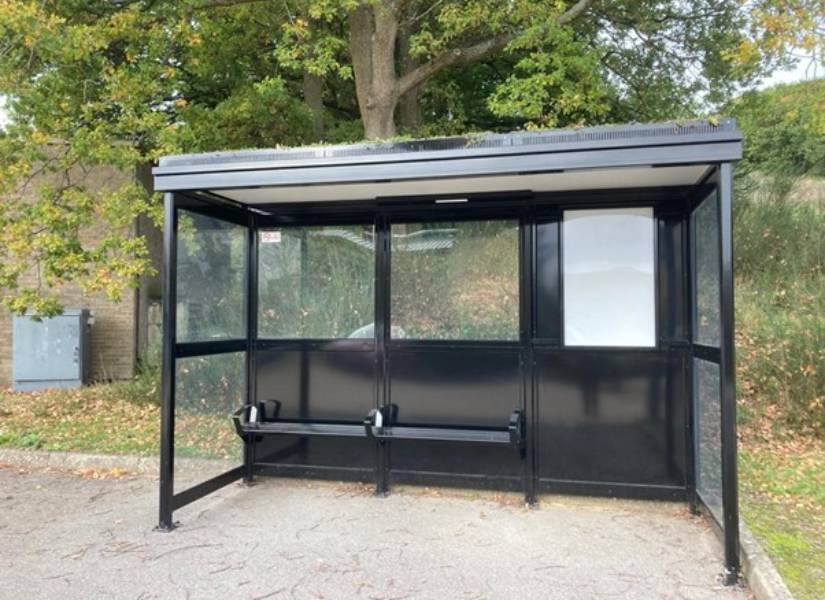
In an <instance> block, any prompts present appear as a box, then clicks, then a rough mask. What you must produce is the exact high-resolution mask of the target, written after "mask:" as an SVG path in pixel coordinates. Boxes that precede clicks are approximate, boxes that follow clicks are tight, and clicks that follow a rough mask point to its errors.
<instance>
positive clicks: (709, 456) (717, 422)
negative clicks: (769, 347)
mask: <svg viewBox="0 0 825 600" xmlns="http://www.w3.org/2000/svg"><path fill="white" fill-rule="evenodd" d="M693 390H694V391H693V393H694V398H695V412H696V433H695V437H696V440H695V445H696V451H695V452H696V490H697V491H698V492H699V495H700V496H701V497H702V500H703V501H704V503H705V504H706V505H707V507H708V508H709V509H710V510H711V512H712V513H713V514H714V516H715V517H716V519H717V520H718V521H719V523H723V522H724V521H723V520H722V405H721V387H720V381H719V365H717V364H715V363H712V362H708V361H705V360H701V359H694V360H693Z"/></svg>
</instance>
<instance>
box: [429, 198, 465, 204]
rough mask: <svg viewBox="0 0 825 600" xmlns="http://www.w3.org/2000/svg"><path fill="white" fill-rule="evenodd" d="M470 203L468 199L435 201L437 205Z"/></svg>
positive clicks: (441, 199) (440, 199)
mask: <svg viewBox="0 0 825 600" xmlns="http://www.w3.org/2000/svg"><path fill="white" fill-rule="evenodd" d="M465 202H469V200H467V198H439V199H438V200H436V201H435V203H436V204H463V203H465Z"/></svg>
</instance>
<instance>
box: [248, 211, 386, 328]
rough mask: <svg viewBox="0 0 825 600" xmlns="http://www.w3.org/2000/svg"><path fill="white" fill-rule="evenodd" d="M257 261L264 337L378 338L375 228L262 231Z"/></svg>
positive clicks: (297, 228) (350, 227)
mask: <svg viewBox="0 0 825 600" xmlns="http://www.w3.org/2000/svg"><path fill="white" fill-rule="evenodd" d="M258 257H259V258H258V293H259V296H258V303H259V314H258V335H259V337H262V338H323V339H332V338H365V339H374V337H375V333H374V328H375V325H374V323H373V319H374V314H375V228H374V227H373V226H372V225H335V226H326V227H289V228H282V229H270V230H263V231H260V232H259V234H258Z"/></svg>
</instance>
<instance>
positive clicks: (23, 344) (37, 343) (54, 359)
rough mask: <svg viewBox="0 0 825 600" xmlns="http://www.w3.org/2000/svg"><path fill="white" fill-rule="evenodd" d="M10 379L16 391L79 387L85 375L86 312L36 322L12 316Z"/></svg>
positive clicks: (86, 357)
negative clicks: (12, 338)
mask: <svg viewBox="0 0 825 600" xmlns="http://www.w3.org/2000/svg"><path fill="white" fill-rule="evenodd" d="M13 337H14V340H13V346H12V353H13V354H12V363H13V364H12V380H13V387H14V390H15V391H17V392H34V391H37V390H44V389H48V388H79V387H80V386H82V385H83V384H84V383H85V382H86V380H87V375H88V367H89V360H88V356H89V311H88V310H85V309H83V310H66V311H64V312H63V314H62V315H59V316H57V317H52V318H50V319H43V320H42V321H35V320H33V319H32V318H31V317H29V316H23V317H15V318H14V329H13Z"/></svg>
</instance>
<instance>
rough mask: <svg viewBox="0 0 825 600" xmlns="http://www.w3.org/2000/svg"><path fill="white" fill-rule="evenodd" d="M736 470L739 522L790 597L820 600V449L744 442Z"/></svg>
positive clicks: (823, 533)
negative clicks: (754, 539) (779, 576)
mask: <svg viewBox="0 0 825 600" xmlns="http://www.w3.org/2000/svg"><path fill="white" fill-rule="evenodd" d="M746 433H747V434H748V435H751V436H752V435H753V433H752V432H746ZM739 470H740V474H739V480H740V496H741V498H740V510H741V514H742V518H743V519H744V521H745V522H746V523H747V524H748V526H749V527H750V528H751V530H752V531H753V534H754V535H755V536H756V537H757V539H758V540H759V541H760V543H761V544H762V546H763V548H764V549H765V551H766V552H767V553H768V554H769V555H770V557H771V559H772V560H773V562H774V564H775V565H776V567H777V569H778V570H779V572H780V573H781V574H782V577H783V578H784V579H785V582H786V583H787V584H788V587H789V588H790V590H791V592H792V593H793V594H794V596H796V597H797V598H799V599H800V600H808V599H810V600H820V599H821V598H825V445H823V443H822V442H821V441H819V440H816V439H811V438H791V439H787V440H784V441H779V440H776V439H773V438H768V439H764V438H761V439H759V438H753V437H751V438H750V439H748V438H745V439H743V440H742V443H741V444H740V449H739Z"/></svg>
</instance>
